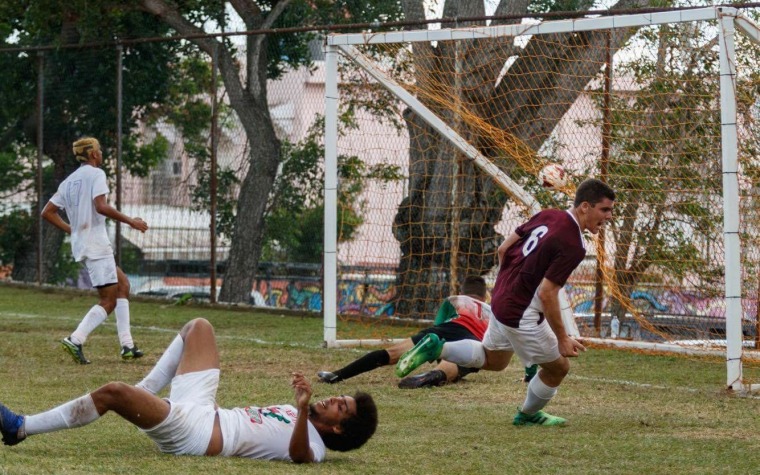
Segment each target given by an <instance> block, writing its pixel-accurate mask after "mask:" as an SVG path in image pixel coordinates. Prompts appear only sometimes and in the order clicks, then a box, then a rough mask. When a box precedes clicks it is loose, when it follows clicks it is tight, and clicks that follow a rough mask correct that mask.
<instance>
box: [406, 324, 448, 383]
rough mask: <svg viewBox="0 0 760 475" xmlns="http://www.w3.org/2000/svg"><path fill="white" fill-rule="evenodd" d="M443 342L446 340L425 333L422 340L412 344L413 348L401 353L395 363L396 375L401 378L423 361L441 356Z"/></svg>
mask: <svg viewBox="0 0 760 475" xmlns="http://www.w3.org/2000/svg"><path fill="white" fill-rule="evenodd" d="M445 342H446V340H443V339H441V338H438V335H436V334H435V333H428V334H427V335H425V337H424V338H423V339H422V340H420V341H419V342H418V343H417V344H416V345H414V348H412V349H411V350H409V351H407V352H406V353H404V354H403V355H401V358H399V360H398V363H396V376H398V377H399V378H403V377H404V376H406V375H407V374H409V373H411V372H412V371H414V370H415V369H416V368H418V367H419V366H420V365H422V364H423V363H430V362H433V361H435V360H437V359H438V357H439V356H441V350H443V344H444V343H445Z"/></svg>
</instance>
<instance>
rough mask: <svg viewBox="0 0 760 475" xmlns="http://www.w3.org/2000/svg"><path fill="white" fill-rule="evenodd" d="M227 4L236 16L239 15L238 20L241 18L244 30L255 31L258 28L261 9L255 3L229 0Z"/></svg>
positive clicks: (249, 0)
mask: <svg viewBox="0 0 760 475" xmlns="http://www.w3.org/2000/svg"><path fill="white" fill-rule="evenodd" d="M229 2H230V5H232V8H233V9H235V11H236V12H237V14H238V15H240V18H242V20H243V23H245V29H246V30H256V29H258V28H259V23H260V22H261V9H260V8H259V6H258V5H256V3H255V2H252V1H251V0H229Z"/></svg>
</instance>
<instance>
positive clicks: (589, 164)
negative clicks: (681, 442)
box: [324, 7, 760, 389]
mask: <svg viewBox="0 0 760 475" xmlns="http://www.w3.org/2000/svg"><path fill="white" fill-rule="evenodd" d="M754 13H755V12H754V11H752V10H749V11H739V10H736V9H733V8H721V7H709V8H700V9H689V10H678V11H663V12H654V13H641V14H629V15H610V16H601V17H597V18H580V19H569V20H558V21H544V22H536V21H530V20H529V19H523V20H515V21H513V22H504V21H502V22H499V21H497V20H492V21H491V22H490V23H489V24H488V25H487V26H483V25H482V24H481V25H475V24H459V25H457V27H456V28H443V29H438V30H435V29H429V30H414V31H400V32H385V33H373V32H366V33H361V34H343V35H331V36H329V37H328V41H327V49H326V116H325V121H326V128H325V150H326V161H325V167H326V168H325V169H326V181H325V198H326V199H325V292H324V298H325V302H324V312H325V341H326V344H327V345H328V346H337V345H341V344H357V343H364V342H369V341H370V340H375V341H381V342H382V341H387V339H388V338H389V337H388V335H389V334H398V333H399V332H398V331H396V332H395V333H394V332H392V331H389V328H394V327H389V326H387V325H384V324H383V323H386V322H388V321H392V322H395V323H406V324H408V325H410V329H409V331H407V332H406V336H408V335H411V334H412V333H413V329H411V326H413V325H414V324H416V323H418V322H420V321H423V322H428V323H429V322H430V321H432V320H433V319H434V318H435V315H436V310H437V309H438V306H439V305H440V303H441V301H442V300H443V299H444V298H445V297H446V296H448V295H451V294H456V293H457V291H458V287H459V284H460V283H461V282H462V281H463V280H464V278H465V277H466V276H468V275H473V274H476V275H483V276H486V277H487V280H489V282H490V283H491V284H493V279H494V278H495V273H496V266H497V262H496V249H497V247H498V246H499V244H500V243H501V242H502V241H503V239H504V237H505V236H507V235H508V234H509V233H510V232H511V231H512V230H514V228H515V227H516V226H517V225H519V224H520V223H521V222H523V221H524V220H526V219H527V218H528V217H529V216H531V215H532V214H533V213H535V212H536V211H538V210H540V209H542V208H547V207H560V208H565V207H567V206H568V205H569V204H570V201H571V200H572V197H573V192H574V187H575V185H577V184H578V183H579V182H580V181H582V180H583V179H584V178H586V177H597V178H600V179H602V180H604V181H606V182H608V183H609V184H610V185H611V186H612V187H613V188H614V189H615V190H616V191H617V195H618V199H617V201H616V205H615V211H614V218H613V220H612V222H611V223H609V225H608V226H606V227H605V229H604V231H603V232H602V233H600V234H599V235H598V236H596V237H592V236H588V243H587V244H588V246H587V247H588V253H587V258H586V260H585V261H584V262H583V263H582V264H581V266H579V268H578V269H577V270H576V272H575V273H574V274H573V276H572V277H571V279H570V281H569V282H568V284H567V285H566V287H565V292H566V293H565V294H564V296H565V309H564V311H563V317H564V318H565V321H566V326H568V327H569V328H573V327H576V326H577V331H578V332H579V333H580V334H581V335H582V336H584V337H586V338H590V339H592V341H594V340H593V339H599V340H603V341H605V342H608V343H613V344H615V345H627V346H635V347H641V348H655V349H665V350H669V351H678V352H685V353H699V352H715V353H716V354H720V355H723V356H725V357H726V361H727V386H728V387H730V388H733V389H748V388H751V387H752V386H751V384H752V382H753V381H756V380H757V379H758V377H759V376H760V374H759V372H758V371H757V367H758V364H757V358H758V356H757V355H758V353H757V350H758V347H759V346H760V337H759V336H758V329H759V328H760V325H759V324H758V313H759V312H760V307H758V293H759V292H760V249H758V245H760V201H759V200H760V188H758V184H759V180H760V150H759V149H758V144H759V141H758V138H760V129H759V128H758V119H760V99H759V98H760V70H758V68H757V67H756V65H757V64H760V46H758V38H759V37H758V31H760V30H758V28H757V25H756V23H755V22H753V20H752V15H753V14H754ZM356 158H358V159H360V160H361V161H362V162H363V163H366V164H368V165H369V166H371V167H376V169H377V170H379V171H378V173H377V174H376V175H374V176H373V177H374V178H372V179H369V180H368V181H366V182H365V183H364V186H363V188H362V190H361V193H360V194H359V195H358V198H357V197H356V196H357V195H355V194H353V195H352V194H350V193H346V190H344V189H342V187H343V186H348V185H344V183H353V182H349V181H344V180H342V179H341V178H340V177H341V176H342V173H344V168H345V167H346V166H348V165H347V164H350V163H352V159H356ZM549 163H558V164H560V165H562V167H564V169H565V170H566V171H567V172H568V173H569V174H570V177H571V178H570V180H569V181H568V184H567V186H566V187H564V188H562V189H558V190H555V189H547V188H544V187H542V186H541V185H540V184H539V183H538V181H537V179H536V176H537V174H538V171H539V170H541V169H542V168H543V167H544V166H545V165H547V164H549ZM391 169H395V170H398V171H400V172H401V175H403V177H402V178H401V179H398V177H395V175H394V174H393V173H390V172H389V171H388V170H391ZM383 170H385V172H386V173H385V174H383V172H382V171H383ZM346 196H354V199H352V200H350V201H349V200H346V199H345V197H346ZM346 219H351V220H353V222H354V224H355V226H353V227H348V229H351V232H350V233H346V232H345V229H347V227H346V226H345V222H344V221H345V220H346ZM357 316H360V317H361V318H362V321H365V322H367V323H366V325H364V326H361V327H360V330H358V333H357V332H355V333H353V334H352V333H348V332H347V331H345V329H344V328H343V327H342V326H341V322H342V321H343V320H344V319H347V318H354V319H355V318H356V317H357ZM568 322H571V323H572V325H567V323H568Z"/></svg>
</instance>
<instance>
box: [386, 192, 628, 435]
mask: <svg viewBox="0 0 760 475" xmlns="http://www.w3.org/2000/svg"><path fill="white" fill-rule="evenodd" d="M614 201H615V192H614V191H613V190H612V188H610V187H609V186H608V185H607V184H605V183H603V182H601V181H599V180H596V179H588V180H585V181H584V182H583V183H581V184H580V185H579V186H578V189H577V191H576V194H575V200H574V202H573V206H572V208H570V209H569V210H564V211H563V210H557V209H548V210H544V211H541V212H539V213H537V214H536V215H535V216H533V217H532V218H530V219H529V220H528V221H527V222H526V223H524V224H523V225H521V226H519V227H518V228H517V229H515V231H514V232H513V233H512V234H510V235H509V237H507V239H506V240H505V241H504V242H503V243H502V244H501V246H499V250H498V253H499V274H498V276H497V278H496V284H495V285H494V290H493V293H492V297H491V308H492V310H493V315H494V319H493V320H492V321H491V323H490V324H489V326H488V330H487V331H486V334H485V336H484V337H483V342H482V343H478V342H475V341H471V340H462V341H457V342H444V341H443V340H440V339H439V338H437V336H436V335H428V336H426V337H425V338H423V339H422V340H420V341H419V342H418V343H417V345H416V346H415V347H414V348H412V349H411V350H409V351H408V352H407V353H405V354H404V355H403V356H402V357H401V358H400V359H399V362H398V364H397V365H396V374H397V375H398V376H399V377H403V376H405V375H406V374H409V372H411V371H412V370H413V369H414V368H416V367H418V366H419V365H421V364H423V363H425V362H427V361H432V360H436V359H438V358H443V359H445V360H446V361H451V362H452V363H456V364H458V365H460V366H464V367H471V368H481V369H486V370H492V371H500V370H503V369H504V368H506V367H507V365H508V364H509V361H510V359H511V358H512V355H513V354H514V353H517V356H518V357H519V358H520V360H521V361H522V363H523V364H524V365H525V366H529V365H531V364H533V363H537V364H538V365H539V366H540V367H541V370H540V371H539V372H538V377H537V378H533V379H532V380H531V382H530V383H529V384H528V394H527V396H526V398H525V402H524V403H523V405H522V408H521V409H520V410H519V411H518V413H517V415H516V416H515V418H514V420H513V423H514V424H515V425H564V423H565V422H566V421H565V419H563V418H561V417H556V416H552V415H550V414H547V413H545V412H544V411H542V409H543V408H544V407H545V406H546V405H547V404H548V403H549V401H550V400H551V399H552V397H554V395H555V394H556V393H557V388H558V387H559V385H560V383H562V380H563V379H564V378H565V376H566V375H567V373H568V371H569V370H570V360H569V359H568V358H572V357H576V356H578V352H579V351H585V348H584V346H583V345H582V344H581V343H580V342H579V341H578V340H576V339H575V338H572V337H570V336H568V334H567V331H566V330H565V326H564V324H563V323H562V316H561V311H560V305H559V291H560V289H561V288H562V287H563V286H564V285H565V282H566V281H567V279H568V277H570V274H571V273H572V272H573V270H575V268H576V267H578V264H580V263H581V261H582V260H583V258H584V257H585V255H586V247H585V244H584V240H583V231H588V232H590V233H591V234H597V233H598V232H599V229H600V228H601V227H602V226H603V225H604V223H606V222H607V221H609V220H610V219H611V218H612V207H613V203H614Z"/></svg>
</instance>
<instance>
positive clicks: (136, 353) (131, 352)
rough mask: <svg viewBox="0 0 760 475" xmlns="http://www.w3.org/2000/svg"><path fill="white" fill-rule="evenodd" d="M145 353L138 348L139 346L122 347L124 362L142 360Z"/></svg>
mask: <svg viewBox="0 0 760 475" xmlns="http://www.w3.org/2000/svg"><path fill="white" fill-rule="evenodd" d="M143 354H144V353H143V352H142V351H140V349H139V348H137V345H135V346H133V347H132V348H130V347H128V346H122V347H121V359H123V360H133V359H135V358H142V357H143Z"/></svg>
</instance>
